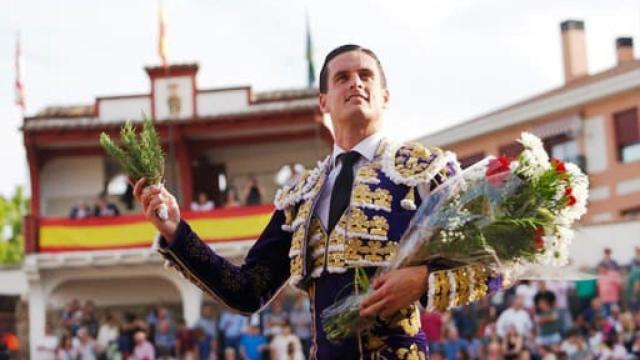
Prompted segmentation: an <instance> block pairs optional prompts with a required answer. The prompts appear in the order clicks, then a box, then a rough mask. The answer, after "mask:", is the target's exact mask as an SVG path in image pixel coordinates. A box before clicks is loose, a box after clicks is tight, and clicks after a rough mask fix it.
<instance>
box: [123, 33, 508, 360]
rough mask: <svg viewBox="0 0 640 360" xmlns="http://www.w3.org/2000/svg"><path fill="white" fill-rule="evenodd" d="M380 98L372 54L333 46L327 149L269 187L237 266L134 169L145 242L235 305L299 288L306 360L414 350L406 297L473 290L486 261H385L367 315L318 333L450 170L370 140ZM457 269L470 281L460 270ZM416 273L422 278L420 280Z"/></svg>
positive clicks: (427, 155) (413, 149) (416, 332)
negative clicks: (151, 235) (164, 211)
mask: <svg viewBox="0 0 640 360" xmlns="http://www.w3.org/2000/svg"><path fill="white" fill-rule="evenodd" d="M388 102H389V91H388V89H387V84H386V78H385V75H384V71H383V70H382V66H381V64H380V61H379V60H378V58H377V56H376V55H375V54H374V53H373V52H371V51H370V50H368V49H364V48H362V47H360V46H357V45H344V46H341V47H338V48H336V49H335V50H333V51H332V52H330V53H329V54H328V55H327V57H326V59H325V62H324V65H323V67H322V70H321V73H320V95H319V104H320V108H321V110H322V111H323V112H324V113H328V114H330V115H331V120H332V123H333V129H334V139H335V144H334V149H333V153H332V155H330V156H328V157H327V158H326V159H325V160H324V161H322V162H320V163H319V165H318V166H317V167H316V168H315V169H314V170H313V171H310V172H307V173H306V174H305V175H304V176H303V177H302V178H301V179H300V181H299V182H298V183H297V184H296V185H295V186H293V187H284V188H283V189H282V190H281V191H280V192H279V193H278V195H276V201H275V204H276V211H275V213H274V214H273V217H272V218H271V220H270V222H269V224H268V225H267V227H266V229H265V230H264V232H263V233H262V235H261V236H260V238H259V239H258V241H256V243H255V244H254V246H253V248H252V249H251V250H250V251H249V252H248V254H247V257H246V259H245V263H244V264H243V265H242V266H240V267H237V266H234V265H232V264H231V263H230V262H228V261H226V260H225V259H223V258H221V257H220V256H218V255H217V254H215V253H214V252H213V251H212V250H211V249H210V248H209V247H208V246H207V245H206V244H204V243H203V242H201V241H200V240H199V239H198V237H197V235H196V234H195V233H194V232H193V231H192V230H191V229H190V228H189V225H188V224H187V223H186V222H184V221H182V220H180V212H179V208H178V205H177V203H176V201H175V198H174V197H173V196H172V195H171V194H169V193H168V192H167V191H166V190H165V189H163V188H155V189H154V188H149V189H148V190H145V191H144V192H143V191H142V189H143V187H144V179H142V180H140V181H139V182H138V183H137V184H136V186H135V189H134V194H135V195H136V198H137V199H138V200H139V201H140V202H141V203H142V205H143V209H144V211H145V214H146V216H147V218H148V219H149V220H150V221H151V222H153V224H154V225H155V226H156V228H157V229H158V230H159V232H160V234H161V235H162V236H161V237H160V238H159V239H158V241H157V243H156V245H157V246H158V249H159V251H160V253H161V254H162V255H163V256H164V257H165V258H166V259H168V260H169V262H170V264H171V265H173V266H174V267H175V268H177V269H178V270H179V271H180V272H182V273H183V274H184V275H185V276H186V277H187V278H189V279H190V280H191V281H193V282H194V283H196V284H198V285H199V286H200V287H201V288H202V289H203V290H204V291H206V292H207V293H209V294H211V295H212V296H213V297H214V298H216V299H217V300H219V301H220V302H222V303H223V304H225V305H227V306H228V307H230V308H233V309H235V310H236V311H239V312H241V313H245V314H250V313H253V312H256V311H259V310H261V309H262V308H263V307H265V306H266V305H267V304H268V303H269V301H271V299H272V298H273V297H274V296H275V295H276V294H277V293H278V292H279V291H280V289H281V288H282V287H284V286H285V285H286V283H287V280H289V282H290V283H292V284H293V285H296V286H298V287H300V288H302V289H304V290H306V291H307V292H308V294H309V297H310V299H311V311H312V314H313V319H314V322H313V347H312V350H311V358H312V359H356V358H362V357H366V358H370V357H379V358H387V359H392V358H401V359H404V358H416V359H423V358H425V357H426V356H427V349H426V341H425V337H424V334H423V332H422V331H420V317H419V313H418V308H417V306H416V301H417V300H421V302H422V303H423V304H425V303H428V304H429V305H430V308H433V309H438V310H443V309H447V308H449V307H450V306H455V305H459V304H461V303H465V302H467V301H469V299H476V298H477V297H478V296H481V295H483V294H486V293H487V292H488V290H487V289H488V284H489V283H490V279H489V277H488V274H487V271H486V270H484V269H481V268H477V267H475V268H470V267H469V268H463V269H459V270H456V271H432V272H429V271H428V268H427V266H415V267H407V268H402V269H399V270H394V271H389V272H387V273H385V274H384V275H382V276H380V277H378V278H376V279H375V280H374V281H373V285H372V286H373V290H374V291H373V292H372V294H371V295H370V296H368V297H367V298H366V299H365V300H364V302H363V304H362V307H361V313H360V314H361V316H363V317H375V318H376V322H375V326H374V327H373V328H372V329H370V330H367V331H363V332H360V333H359V334H358V335H357V336H356V337H355V338H351V339H347V340H344V341H342V342H340V343H338V344H335V343H331V342H329V341H328V340H327V338H326V336H325V333H324V331H323V329H322V320H321V316H320V314H321V313H322V311H323V310H324V309H326V308H327V307H328V306H330V305H332V304H334V303H335V302H336V301H338V300H340V299H342V298H344V297H346V296H348V295H350V294H352V293H353V292H354V291H355V288H354V268H355V267H361V268H364V269H365V270H366V271H367V273H368V274H369V275H371V276H373V274H374V273H375V271H376V269H377V268H379V267H383V266H385V265H386V264H388V261H389V259H390V258H391V256H392V255H393V254H394V253H395V251H396V250H397V247H398V241H399V240H400V238H401V236H402V234H403V233H404V231H405V230H406V228H407V226H408V224H409V222H410V220H411V219H412V217H413V215H414V214H415V211H416V209H417V208H418V207H419V205H420V202H421V200H422V199H423V198H424V196H426V194H428V192H429V190H430V188H431V187H432V186H435V185H437V184H438V183H440V182H442V181H444V180H445V179H446V178H447V177H448V176H451V175H453V174H454V173H455V172H456V170H457V169H459V165H458V164H457V163H454V162H447V161H442V159H444V156H443V154H442V151H441V150H439V149H435V148H434V149H426V148H424V147H422V146H421V145H417V144H412V145H402V146H395V145H393V144H392V143H390V142H389V141H387V140H386V139H382V137H381V135H380V130H381V126H382V114H383V111H384V109H385V108H386V106H387V104H388ZM161 204H165V205H166V206H168V208H169V220H167V221H164V222H162V221H160V220H158V219H157V217H156V216H155V211H156V210H157V209H158V208H159V206H160V205H161ZM287 260H288V261H287ZM469 276H470V277H471V278H472V279H473V281H472V282H471V283H470V282H469V281H468V280H466V279H464V280H463V278H466V277H469ZM495 282H496V281H495V279H494V281H493V283H495ZM428 283H432V284H433V286H432V287H430V288H429V289H427V284H428ZM456 291H457V292H456ZM456 294H457V295H456ZM471 294H473V295H471Z"/></svg>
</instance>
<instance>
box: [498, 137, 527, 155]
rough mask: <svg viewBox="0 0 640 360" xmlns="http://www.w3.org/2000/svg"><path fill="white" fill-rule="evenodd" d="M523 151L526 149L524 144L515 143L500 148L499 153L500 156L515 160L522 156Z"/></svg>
mask: <svg viewBox="0 0 640 360" xmlns="http://www.w3.org/2000/svg"><path fill="white" fill-rule="evenodd" d="M523 149H524V148H523V147H522V144H520V143H519V142H517V141H514V142H512V143H510V144H507V145H502V146H500V148H499V149H498V152H499V154H500V155H504V156H506V157H508V158H510V159H515V158H516V157H518V155H520V153H521V152H522V150H523Z"/></svg>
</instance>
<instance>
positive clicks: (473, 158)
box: [459, 152, 484, 169]
mask: <svg viewBox="0 0 640 360" xmlns="http://www.w3.org/2000/svg"><path fill="white" fill-rule="evenodd" d="M482 159H484V152H479V153H475V154H472V155H468V156H464V157H462V158H460V160H459V162H460V167H462V168H463V169H466V168H468V167H469V166H471V165H473V164H475V163H477V162H478V161H480V160H482Z"/></svg>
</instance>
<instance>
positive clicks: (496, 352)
mask: <svg viewBox="0 0 640 360" xmlns="http://www.w3.org/2000/svg"><path fill="white" fill-rule="evenodd" d="M487 359H488V360H502V359H503V357H502V351H501V347H500V343H498V342H497V341H496V340H492V341H491V342H489V345H487Z"/></svg>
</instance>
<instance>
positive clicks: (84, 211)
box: [69, 202, 93, 219]
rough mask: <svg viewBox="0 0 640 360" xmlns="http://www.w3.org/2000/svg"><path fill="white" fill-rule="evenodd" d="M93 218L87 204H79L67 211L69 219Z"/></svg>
mask: <svg viewBox="0 0 640 360" xmlns="http://www.w3.org/2000/svg"><path fill="white" fill-rule="evenodd" d="M91 216H93V212H92V211H91V208H90V207H89V205H87V203H85V202H80V203H78V204H76V205H74V206H73V207H72V208H71V211H69V217H70V218H71V219H85V218H88V217H91Z"/></svg>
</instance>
